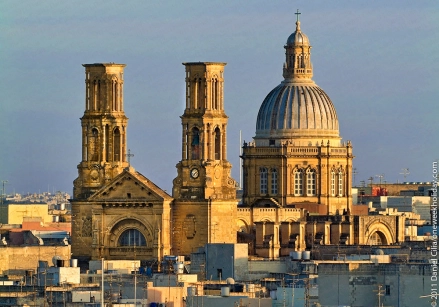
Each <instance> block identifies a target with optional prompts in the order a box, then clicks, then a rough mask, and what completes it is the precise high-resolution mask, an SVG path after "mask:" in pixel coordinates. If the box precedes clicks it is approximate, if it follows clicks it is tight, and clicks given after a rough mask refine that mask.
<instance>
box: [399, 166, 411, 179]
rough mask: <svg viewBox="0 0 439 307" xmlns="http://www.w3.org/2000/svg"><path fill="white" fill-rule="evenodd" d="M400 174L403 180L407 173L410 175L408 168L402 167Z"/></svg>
mask: <svg viewBox="0 0 439 307" xmlns="http://www.w3.org/2000/svg"><path fill="white" fill-rule="evenodd" d="M400 174H401V175H403V176H404V181H405V178H406V177H407V176H408V175H410V171H409V169H408V168H403V169H402V173H400Z"/></svg>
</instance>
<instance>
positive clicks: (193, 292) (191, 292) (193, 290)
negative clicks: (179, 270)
mask: <svg viewBox="0 0 439 307" xmlns="http://www.w3.org/2000/svg"><path fill="white" fill-rule="evenodd" d="M195 295H197V287H194V286H191V287H187V296H195Z"/></svg>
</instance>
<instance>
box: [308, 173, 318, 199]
mask: <svg viewBox="0 0 439 307" xmlns="http://www.w3.org/2000/svg"><path fill="white" fill-rule="evenodd" d="M306 195H307V196H315V195H316V171H315V170H312V169H309V170H307V172H306Z"/></svg>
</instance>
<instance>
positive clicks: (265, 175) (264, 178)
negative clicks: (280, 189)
mask: <svg viewBox="0 0 439 307" xmlns="http://www.w3.org/2000/svg"><path fill="white" fill-rule="evenodd" d="M260 172H261V173H260V179H261V180H260V188H261V194H267V193H268V189H267V183H268V182H267V181H268V170H267V169H266V168H265V167H261V169H260Z"/></svg>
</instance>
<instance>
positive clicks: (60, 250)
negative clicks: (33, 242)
mask: <svg viewBox="0 0 439 307" xmlns="http://www.w3.org/2000/svg"><path fill="white" fill-rule="evenodd" d="M54 256H60V257H61V259H64V260H68V259H70V246H26V247H11V246H1V247H0V272H1V274H6V273H7V271H8V270H35V272H36V269H37V266H38V261H39V260H41V261H47V262H48V263H49V266H52V265H53V264H52V258H53V257H54Z"/></svg>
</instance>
